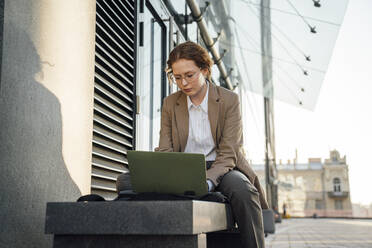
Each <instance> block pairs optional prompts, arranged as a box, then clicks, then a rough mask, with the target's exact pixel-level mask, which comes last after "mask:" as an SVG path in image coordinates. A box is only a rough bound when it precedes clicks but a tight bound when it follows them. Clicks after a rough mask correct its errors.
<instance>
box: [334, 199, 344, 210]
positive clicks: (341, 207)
mask: <svg viewBox="0 0 372 248" xmlns="http://www.w3.org/2000/svg"><path fill="white" fill-rule="evenodd" d="M335 209H337V210H341V209H343V206H342V200H335Z"/></svg>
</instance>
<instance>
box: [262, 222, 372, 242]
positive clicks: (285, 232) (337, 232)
mask: <svg viewBox="0 0 372 248" xmlns="http://www.w3.org/2000/svg"><path fill="white" fill-rule="evenodd" d="M275 228H276V232H275V234H272V235H269V236H268V237H267V238H266V239H265V240H266V248H284V247H291V248H303V247H312V248H313V247H314V248H318V247H322V248H324V247H332V248H333V247H352V248H359V247H372V220H358V219H287V220H283V222H282V223H277V224H276V226H275Z"/></svg>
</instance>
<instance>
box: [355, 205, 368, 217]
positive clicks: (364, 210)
mask: <svg viewBox="0 0 372 248" xmlns="http://www.w3.org/2000/svg"><path fill="white" fill-rule="evenodd" d="M353 217H359V218H372V204H369V205H363V204H360V203H353Z"/></svg>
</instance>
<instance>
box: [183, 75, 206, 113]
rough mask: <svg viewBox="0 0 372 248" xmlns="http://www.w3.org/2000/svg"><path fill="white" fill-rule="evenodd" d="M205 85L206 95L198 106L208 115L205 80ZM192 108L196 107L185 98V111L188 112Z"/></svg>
mask: <svg viewBox="0 0 372 248" xmlns="http://www.w3.org/2000/svg"><path fill="white" fill-rule="evenodd" d="M206 85H207V93H206V94H205V96H204V99H203V101H202V102H201V103H200V105H199V106H200V108H201V109H202V110H203V111H204V112H205V113H208V93H209V83H208V81H207V80H206ZM192 107H194V108H197V107H198V106H195V105H194V104H193V103H192V101H191V99H190V97H189V96H187V109H189V110H190V109H191V108H192Z"/></svg>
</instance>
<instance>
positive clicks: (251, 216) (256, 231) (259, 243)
mask: <svg viewBox="0 0 372 248" xmlns="http://www.w3.org/2000/svg"><path fill="white" fill-rule="evenodd" d="M216 190H217V191H220V192H221V193H222V194H224V195H225V196H226V197H227V198H228V199H229V201H230V205H231V210H232V212H233V216H234V219H235V221H236V223H237V224H238V229H239V231H240V238H241V242H242V247H244V248H248V247H259V248H264V247H265V238H264V229H263V220H262V210H261V205H260V201H259V199H258V191H257V189H256V188H255V187H254V186H253V184H252V183H251V182H250V181H249V179H248V178H247V177H246V176H245V175H244V174H243V173H241V172H240V171H238V170H232V171H230V172H228V173H226V174H225V175H224V176H223V178H222V181H221V182H220V184H219V185H218V187H217V188H216Z"/></svg>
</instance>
